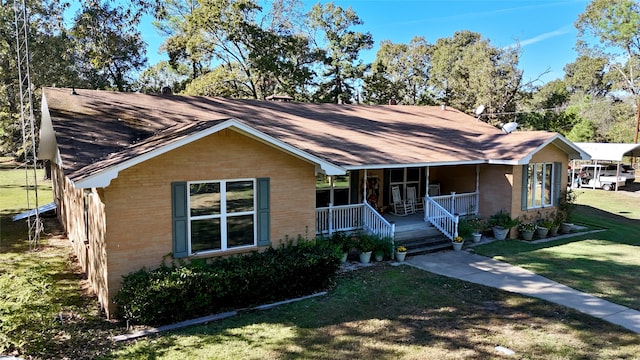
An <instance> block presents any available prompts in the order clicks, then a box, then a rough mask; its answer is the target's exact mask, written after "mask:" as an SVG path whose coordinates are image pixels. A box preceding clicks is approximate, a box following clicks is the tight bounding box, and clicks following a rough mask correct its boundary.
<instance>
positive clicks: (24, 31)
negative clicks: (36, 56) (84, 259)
mask: <svg viewBox="0 0 640 360" xmlns="http://www.w3.org/2000/svg"><path fill="white" fill-rule="evenodd" d="M13 10H14V15H15V28H16V56H17V66H18V79H19V83H20V84H19V85H20V122H21V125H22V149H23V152H24V153H23V156H24V164H25V187H26V190H27V209H28V210H30V211H31V210H32V209H34V210H35V212H34V213H29V216H28V217H27V224H28V227H29V247H30V248H31V249H32V250H33V249H37V248H38V247H39V246H40V232H41V231H42V222H41V220H40V214H39V210H38V182H37V178H38V176H37V172H36V166H37V156H36V138H35V129H34V115H33V94H32V89H31V78H30V76H29V65H30V60H31V59H30V57H29V36H28V35H29V34H28V28H29V26H28V23H29V19H28V17H27V6H26V4H25V0H14V1H13ZM31 192H33V193H34V195H35V196H34V198H35V204H34V205H33V207H32V205H31Z"/></svg>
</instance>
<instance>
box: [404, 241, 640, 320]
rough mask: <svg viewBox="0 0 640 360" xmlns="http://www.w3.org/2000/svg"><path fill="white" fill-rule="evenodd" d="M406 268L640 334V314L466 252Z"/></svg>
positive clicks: (423, 259) (425, 258)
mask: <svg viewBox="0 0 640 360" xmlns="http://www.w3.org/2000/svg"><path fill="white" fill-rule="evenodd" d="M406 263H407V264H408V265H411V266H414V267H417V268H419V269H423V270H427V271H430V272H432V273H435V274H440V275H444V276H447V277H452V278H456V279H461V280H465V281H469V282H472V283H476V284H481V285H485V286H491V287H495V288H498V289H502V290H506V291H510V292H514V293H518V294H523V295H527V296H531V297H536V298H540V299H543V300H547V301H549V302H553V303H556V304H560V305H563V306H566V307H569V308H572V309H575V310H578V311H580V312H583V313H585V314H589V315H592V316H595V317H598V318H600V319H603V320H605V321H608V322H610V323H613V324H616V325H620V326H622V327H625V328H627V329H629V330H631V331H633V332H635V333H640V311H637V310H633V309H629V308H628V307H626V306H622V305H618V304H614V303H611V302H608V301H605V300H602V299H600V298H598V297H596V296H593V295H589V294H585V293H582V292H580V291H577V290H574V289H572V288H570V287H568V286H565V285H562V284H559V283H557V282H555V281H552V280H549V279H547V278H545V277H542V276H540V275H536V274H534V273H533V272H531V271H529V270H525V269H522V268H519V267H517V266H513V265H510V264H507V263H504V262H501V261H497V260H493V259H491V258H488V257H484V256H480V255H477V254H472V253H470V252H468V251H441V252H437V253H431V254H425V255H417V256H413V257H411V258H410V259H407V261H406Z"/></svg>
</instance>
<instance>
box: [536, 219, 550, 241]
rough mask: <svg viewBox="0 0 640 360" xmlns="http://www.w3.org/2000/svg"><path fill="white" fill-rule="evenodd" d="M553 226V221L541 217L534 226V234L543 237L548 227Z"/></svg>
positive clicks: (547, 231) (547, 232) (545, 235)
mask: <svg viewBox="0 0 640 360" xmlns="http://www.w3.org/2000/svg"><path fill="white" fill-rule="evenodd" d="M552 226H553V222H552V221H551V220H549V219H542V220H541V221H540V222H539V223H538V226H537V227H536V236H537V237H539V238H540V239H544V238H546V237H547V234H549V229H551V227H552Z"/></svg>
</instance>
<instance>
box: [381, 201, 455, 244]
mask: <svg viewBox="0 0 640 360" xmlns="http://www.w3.org/2000/svg"><path fill="white" fill-rule="evenodd" d="M383 216H384V218H385V219H386V220H387V221H389V222H390V223H393V224H395V225H396V232H395V236H394V237H395V243H396V245H397V246H399V245H403V246H405V247H406V248H407V253H408V254H409V255H416V254H424V253H428V252H433V251H439V250H443V249H449V248H451V242H450V241H449V239H447V238H446V237H445V236H444V235H442V234H441V233H440V232H439V231H438V230H437V229H436V228H435V227H434V226H432V225H431V224H430V223H429V222H425V221H424V212H422V211H420V212H416V213H415V214H411V215H407V216H397V215H393V214H384V215H383Z"/></svg>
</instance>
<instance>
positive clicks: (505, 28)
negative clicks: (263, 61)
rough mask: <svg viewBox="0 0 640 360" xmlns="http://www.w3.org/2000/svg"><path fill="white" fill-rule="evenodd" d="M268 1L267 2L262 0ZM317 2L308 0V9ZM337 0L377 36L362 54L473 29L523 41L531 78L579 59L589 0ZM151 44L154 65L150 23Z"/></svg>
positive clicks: (499, 40) (553, 74) (558, 74)
mask: <svg viewBox="0 0 640 360" xmlns="http://www.w3.org/2000/svg"><path fill="white" fill-rule="evenodd" d="M263 3H264V1H263ZM315 3H317V1H309V0H303V4H304V6H305V8H306V9H310V8H311V6H313V5H314V4H315ZM334 3H335V4H336V5H339V6H342V7H344V8H347V7H351V8H353V10H355V12H356V14H358V16H359V17H360V18H361V19H362V20H363V21H364V24H363V25H362V26H358V27H357V28H356V30H358V31H368V32H370V33H371V34H372V36H373V40H374V41H375V44H374V47H373V49H372V50H369V51H367V52H365V53H363V54H362V59H363V60H364V61H366V62H371V61H373V60H374V59H375V54H376V51H377V50H378V46H379V43H380V41H382V40H391V41H392V42H394V43H408V42H409V41H410V40H411V38H413V37H414V36H424V37H425V39H426V40H427V41H428V42H429V43H431V44H433V43H435V42H436V40H437V39H439V38H443V37H451V36H453V34H454V33H455V32H456V31H460V30H470V31H474V32H477V33H480V34H482V36H483V37H484V38H485V39H489V40H490V41H491V43H492V44H493V45H494V46H496V47H507V46H511V45H513V44H515V43H516V42H517V41H519V42H520V46H521V50H522V54H521V58H520V63H519V68H520V69H522V70H524V80H525V81H530V80H533V79H535V78H537V77H539V76H540V75H541V74H542V73H543V72H545V71H547V70H548V71H549V72H548V73H547V74H546V75H544V76H543V77H542V78H541V79H542V82H537V83H536V84H538V85H541V84H542V83H543V82H547V81H550V80H554V79H557V78H562V76H563V75H564V71H563V67H564V66H565V65H566V64H568V63H571V62H574V61H575V59H576V56H577V55H576V53H575V51H574V46H575V42H576V35H577V30H576V29H575V27H574V25H573V24H574V22H575V21H576V19H577V18H578V16H579V15H580V14H581V13H583V12H584V10H585V8H586V6H587V4H588V3H589V1H587V0H535V1H526V0H497V1H480V0H396V1H388V0H339V1H334ZM143 34H144V38H145V41H147V43H148V44H149V49H148V51H147V56H148V57H149V64H150V65H152V64H155V63H156V62H158V61H159V60H161V59H163V58H166V56H162V55H158V50H157V49H158V47H159V45H160V43H161V42H162V39H161V38H160V37H159V36H158V35H157V32H156V31H155V30H154V29H153V27H151V26H150V25H148V24H147V25H146V26H143Z"/></svg>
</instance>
